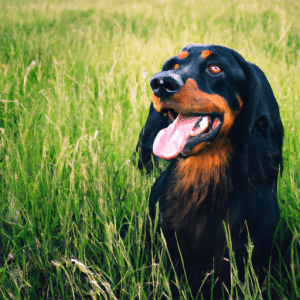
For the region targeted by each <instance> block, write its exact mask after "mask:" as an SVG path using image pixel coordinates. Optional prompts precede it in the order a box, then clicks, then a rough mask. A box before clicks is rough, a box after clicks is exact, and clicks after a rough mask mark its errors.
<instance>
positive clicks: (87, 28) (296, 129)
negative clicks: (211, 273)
mask: <svg viewBox="0 0 300 300" xmlns="http://www.w3.org/2000/svg"><path fill="white" fill-rule="evenodd" d="M299 13H300V9H299V4H298V3H297V1H294V2H293V1H292V0H291V1H283V0H277V1H258V0H252V1H250V0H249V1H248V0H243V1H232V2H227V3H224V1H221V0H211V1H209V2H207V1H192V0H190V1H177V0H174V1H167V0H165V1H158V0H155V1H151V2H150V1H137V2H134V1H132V0H130V1H126V2H123V1H121V0H120V1H113V2H109V3H108V2H107V1H105V2H104V1H102V2H100V3H98V2H97V1H92V0H91V1H85V2H84V3H83V2H82V1H71V0H68V1H59V0H55V1H38V0H35V1H17V0H13V1H10V2H8V1H4V2H2V3H1V4H0V18H1V20H2V22H0V106H1V108H0V199H1V202H0V298H1V299H24V300H25V299H160V298H161V296H162V295H166V296H168V297H171V296H170V286H169V280H168V278H169V274H168V270H167V269H166V268H165V266H166V264H165V262H166V258H167V256H168V253H167V251H166V247H165V244H164V242H163V240H162V243H161V244H162V245H163V246H162V247H161V248H158V249H153V251H152V256H151V255H150V256H149V255H147V250H146V248H145V240H144V239H145V235H144V234H143V233H144V224H145V221H146V220H147V218H148V216H147V201H148V196H149V193H150V188H151V185H152V184H153V182H154V175H153V176H150V177H148V176H146V175H145V174H141V173H140V172H138V171H137V170H136V169H135V167H134V166H133V164H132V163H131V156H132V153H133V151H134V149H135V144H136V142H137V139H138V134H139V130H140V129H141V128H142V126H143V123H144V122H145V120H146V117H147V109H148V107H149V104H150V97H149V95H150V87H149V85H148V81H149V78H150V77H151V75H152V74H154V73H156V72H157V71H158V70H159V69H160V68H161V66H162V63H163V62H164V61H165V60H166V59H167V58H168V57H170V56H171V55H175V54H177V53H179V52H180V50H181V48H182V47H183V46H185V45H186V44H189V43H194V42H201V43H206V44H209V43H211V44H221V45H225V46H228V47H230V48H233V49H235V50H237V51H238V52H240V53H241V54H242V55H243V56H244V57H245V58H246V59H247V60H249V61H251V62H253V63H256V64H257V65H259V66H260V67H261V68H262V69H263V71H264V72H265V73H266V75H267V77H268V79H269V81H270V83H271V85H272V87H273V90H274V93H275V95H276V97H277V99H278V102H279V104H280V110H281V116H282V119H283V123H284V127H285V141H284V171H283V176H282V178H281V179H280V180H279V186H278V188H279V196H280V206H281V210H282V214H283V216H284V218H285V219H286V220H287V222H288V224H289V226H290V227H291V228H292V231H293V233H294V236H295V238H296V237H297V236H298V231H299V230H300V217H299V208H300V205H299V197H300V171H299V166H300V158H299V157H300V156H299V153H300V141H299V137H300V126H299V121H300V112H299V110H300V109H299V106H298V105H297V104H298V102H299V97H300V96H299V95H300V79H299V68H300V58H299V54H300V52H299V51H300V33H299V32H300V25H299V23H298V16H299ZM30 66H31V67H30ZM123 229H126V235H123V231H124V230H123ZM122 237H123V238H122ZM250 246H251V244H249V247H250ZM153 247H155V246H153ZM250 248H251V247H250ZM250 248H249V251H251V249H250ZM149 257H150V259H149ZM232 270H233V272H232V274H233V275H232V280H233V290H232V291H229V293H230V294H231V295H233V296H234V297H236V296H235V295H240V294H241V293H242V294H244V298H245V299H260V297H261V296H260V295H261V290H260V289H259V287H258V286H257V284H256V280H255V276H253V274H252V273H251V264H249V268H248V269H247V272H249V276H246V278H248V279H249V280H247V281H246V282H245V284H241V283H240V282H239V281H238V278H237V277H236V276H235V272H234V270H235V269H234V265H233V267H232ZM292 270H293V272H294V273H292V274H291V277H290V278H287V279H285V278H281V279H282V281H283V284H282V283H280V286H276V282H275V281H274V280H272V279H270V281H269V284H266V286H265V287H264V289H270V286H273V287H274V286H275V287H276V290H277V293H278V298H280V297H281V298H282V299H294V298H295V297H296V296H298V297H299V294H300V292H299V288H298V286H297V279H299V262H298V261H294V266H293V268H292ZM250 275H251V276H250ZM284 281H288V282H290V283H292V284H293V286H294V288H293V289H292V290H287V289H286V285H285V282H284ZM178 285H179V286H178V288H179V290H180V291H181V292H180V294H181V295H182V299H186V298H188V297H190V296H189V289H188V287H187V286H186V285H185V284H184V283H183V284H181V285H180V284H179V283H178ZM237 297H238V296H237Z"/></svg>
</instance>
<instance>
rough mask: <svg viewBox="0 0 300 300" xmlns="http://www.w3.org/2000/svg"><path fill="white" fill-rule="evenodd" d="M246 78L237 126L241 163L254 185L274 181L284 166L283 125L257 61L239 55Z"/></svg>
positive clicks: (273, 97) (267, 183) (274, 100)
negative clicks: (249, 61) (250, 60)
mask: <svg viewBox="0 0 300 300" xmlns="http://www.w3.org/2000/svg"><path fill="white" fill-rule="evenodd" d="M237 59H238V61H239V63H240V65H241V67H242V69H243V71H244V73H245V75H246V82H245V83H243V84H242V86H241V91H242V92H241V94H242V95H241V98H242V101H243V107H242V110H241V113H240V114H239V115H238V117H237V120H236V121H237V122H236V126H235V130H236V131H238V133H237V134H238V135H239V140H237V145H236V148H237V149H238V152H239V153H237V154H238V155H239V156H240V159H241V160H240V163H241V164H242V167H243V168H244V170H245V172H246V174H247V177H248V180H249V181H250V183H251V185H254V186H258V185H263V186H265V185H270V184H271V185H274V184H276V183H277V178H278V172H279V169H280V170H282V144H283V126H282V122H281V118H280V113H279V107H278V103H277V101H276V99H275V96H274V94H273V91H272V89H271V86H270V84H269V82H268V80H267V78H266V76H265V75H264V73H263V72H262V71H261V69H260V68H258V67H257V66H256V65H254V64H251V63H248V62H247V61H245V60H244V59H243V58H242V57H241V56H238V57H237Z"/></svg>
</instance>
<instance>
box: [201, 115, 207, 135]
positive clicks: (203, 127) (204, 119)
mask: <svg viewBox="0 0 300 300" xmlns="http://www.w3.org/2000/svg"><path fill="white" fill-rule="evenodd" d="M199 125H200V126H199V127H200V128H199V129H200V131H201V132H203V131H204V130H206V128H207V127H208V125H209V121H208V117H204V118H202V120H201V122H200V124H199Z"/></svg>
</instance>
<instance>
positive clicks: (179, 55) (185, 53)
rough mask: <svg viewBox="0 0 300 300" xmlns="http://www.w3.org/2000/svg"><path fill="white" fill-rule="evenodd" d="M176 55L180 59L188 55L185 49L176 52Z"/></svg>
mask: <svg viewBox="0 0 300 300" xmlns="http://www.w3.org/2000/svg"><path fill="white" fill-rule="evenodd" d="M177 56H178V58H180V59H183V58H186V57H187V56H188V52H187V51H183V52H181V53H180V54H178V55H177Z"/></svg>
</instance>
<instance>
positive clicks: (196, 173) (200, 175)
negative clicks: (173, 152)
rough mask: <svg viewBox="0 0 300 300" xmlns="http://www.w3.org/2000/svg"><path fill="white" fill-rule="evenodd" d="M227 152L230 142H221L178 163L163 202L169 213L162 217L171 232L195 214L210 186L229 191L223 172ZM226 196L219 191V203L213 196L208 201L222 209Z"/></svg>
mask: <svg viewBox="0 0 300 300" xmlns="http://www.w3.org/2000/svg"><path fill="white" fill-rule="evenodd" d="M231 152H232V146H231V143H230V140H229V139H228V138H222V139H218V141H217V142H216V143H214V145H210V146H208V147H207V148H206V149H204V150H203V151H202V152H200V153H197V154H196V155H193V156H190V157H188V158H182V159H179V160H178V164H177V167H176V168H175V170H174V172H173V178H174V179H173V182H172V187H171V188H170V190H169V192H168V196H167V199H166V200H167V201H170V205H169V206H168V207H169V209H168V210H167V211H166V213H165V215H164V218H166V219H167V220H168V222H170V223H171V224H172V227H173V228H174V229H175V230H176V229H178V228H177V226H182V222H184V218H185V217H186V215H187V214H188V213H190V212H195V211H196V210H197V207H198V206H199V205H200V204H201V202H202V201H203V200H204V199H205V198H206V196H207V193H208V191H209V189H213V186H223V187H224V189H226V188H227V189H228V188H230V182H229V178H227V177H226V170H227V168H228V166H229V159H230V154H231ZM227 192H228V191H227V190H224V191H223V196H222V199H216V197H217V196H213V197H212V200H211V201H218V203H216V204H215V205H222V204H223V202H224V201H225V200H226V194H227ZM212 206H213V204H212ZM191 217H192V216H191ZM189 222H191V219H190V220H189ZM180 224H181V225H180Z"/></svg>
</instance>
